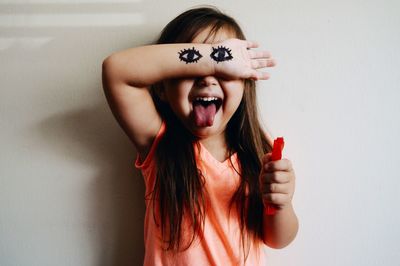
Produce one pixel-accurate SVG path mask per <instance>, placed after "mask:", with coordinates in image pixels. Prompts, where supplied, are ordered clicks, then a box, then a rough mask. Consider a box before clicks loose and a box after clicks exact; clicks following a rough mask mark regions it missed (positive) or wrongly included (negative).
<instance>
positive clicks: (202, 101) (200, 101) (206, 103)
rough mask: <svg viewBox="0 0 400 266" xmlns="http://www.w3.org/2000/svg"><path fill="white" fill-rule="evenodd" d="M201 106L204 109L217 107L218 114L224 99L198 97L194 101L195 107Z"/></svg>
mask: <svg viewBox="0 0 400 266" xmlns="http://www.w3.org/2000/svg"><path fill="white" fill-rule="evenodd" d="M199 104H200V105H202V106H204V107H207V106H209V105H210V104H214V105H215V107H216V111H217V112H218V109H219V108H220V107H221V105H222V99H220V98H218V97H197V98H196V99H195V100H194V102H193V105H199Z"/></svg>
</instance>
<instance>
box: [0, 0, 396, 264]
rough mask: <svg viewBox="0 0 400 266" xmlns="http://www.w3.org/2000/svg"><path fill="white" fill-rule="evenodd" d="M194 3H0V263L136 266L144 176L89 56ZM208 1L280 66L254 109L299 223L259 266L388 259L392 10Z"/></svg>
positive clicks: (151, 32) (392, 231) (131, 40)
mask: <svg viewBox="0 0 400 266" xmlns="http://www.w3.org/2000/svg"><path fill="white" fill-rule="evenodd" d="M200 3H205V2H203V1H183V0H181V1H150V0H149V1H146V0H144V1H140V0H137V1H134V0H131V1H128V0H124V1H112V0H97V1H96V0H82V1H67V0H57V1H50V0H48V1H46V0H34V1H23V0H19V1H7V0H0V58H1V59H0V86H1V92H0V96H1V97H0V126H1V130H0V141H1V143H0V145H1V153H0V265H5V266H10V265H23V266H25V265H27V266H28V265H29V266H33V265H40V266H44V265H60V266H63V265H74V266H80V265H84V266H86V265H140V264H141V262H142V258H143V243H142V242H143V213H144V203H143V189H144V188H143V182H142V179H141V176H140V175H139V174H138V172H137V171H136V170H135V169H134V167H133V161H134V158H135V151H134V148H133V146H132V144H131V143H130V142H129V140H128V138H127V137H126V136H125V135H124V133H123V132H122V130H121V129H120V128H119V126H118V125H117V123H116V121H115V120H114V118H113V117H112V114H111V112H110V110H109V108H108V106H107V104H106V101H105V98H104V95H103V92H102V88H101V63H102V60H103V59H104V58H105V57H106V56H107V55H109V54H110V53H111V52H113V51H116V50H121V49H125V48H128V47H132V46H136V45H141V44H145V43H147V42H149V41H151V40H153V39H154V38H155V36H156V35H157V34H158V32H159V31H160V30H161V28H162V27H163V26H164V25H165V24H166V23H167V22H168V21H169V20H170V19H172V18H173V17H174V16H175V15H177V14H178V13H180V12H181V11H183V10H186V9H187V8H188V7H191V6H193V5H195V4H200ZM206 3H214V4H216V5H217V6H219V7H220V8H221V9H223V10H225V11H227V12H228V13H229V14H231V15H233V16H234V17H236V18H237V19H238V20H239V21H240V22H241V24H242V25H243V28H244V29H245V31H246V32H247V35H248V37H249V39H252V40H257V41H259V42H260V43H261V44H262V46H263V47H265V48H266V49H268V50H270V51H271V52H272V53H273V54H274V56H275V58H276V59H277V61H278V66H277V67H276V68H274V69H273V70H271V71H270V73H271V74H272V78H271V79H270V80H269V81H265V82H260V83H259V85H260V89H259V92H260V94H259V96H260V97H259V102H260V109H261V110H262V116H263V120H264V121H265V124H266V126H267V128H268V129H269V130H270V132H271V133H272V135H273V136H274V137H277V136H284V137H285V141H286V147H285V152H284V156H285V157H287V158H289V159H290V160H291V161H292V162H293V164H294V166H295V171H296V176H297V180H296V182H297V186H296V193H295V197H294V202H293V203H294V206H295V208H296V212H297V215H298V217H299V221H300V230H299V233H298V235H297V238H296V239H295V241H294V242H293V243H292V244H291V245H289V246H288V247H286V248H285V249H281V250H273V249H269V248H267V256H268V258H269V262H270V263H269V265H274V266H292V265H293V266H299V265H300V266H313V265H315V266H321V265H324V266H337V265H340V266H355V265H357V266H358V265H363V266H372V265H380V266H381V265H385V266H392V265H398V264H399V263H400V248H399V247H400V245H399V244H398V243H397V240H398V239H400V229H399V226H400V214H399V208H398V202H399V192H400V191H399V188H400V174H399V172H398V166H399V165H400V159H399V156H398V153H397V151H398V149H399V148H400V140H399V139H398V137H399V136H400V125H399V124H400V123H399V120H400V119H399V116H400V107H399V104H398V101H399V100H400V92H399V89H400V88H399V87H400V86H399V84H400V75H399V69H400V52H399V47H400V16H399V14H400V3H399V2H398V1H395V0H393V1H378V0H369V1H368V0H367V1H361V0H349V1H328V0H323V1H317V0H308V1H295V0H290V1H289V0H288V1H284V0H283V1H282V0H281V1H272V0H269V1H255V0H248V1H241V2H238V3H235V4H233V1H208V2H206Z"/></svg>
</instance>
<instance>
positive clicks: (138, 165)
mask: <svg viewBox="0 0 400 266" xmlns="http://www.w3.org/2000/svg"><path fill="white" fill-rule="evenodd" d="M164 133H165V122H164V121H162V123H161V127H160V129H159V130H158V133H157V135H156V137H155V138H154V141H153V144H152V145H151V147H150V151H149V153H148V154H147V156H146V158H145V159H144V160H143V161H142V158H140V155H139V153H138V154H137V157H136V160H135V167H136V168H138V169H140V170H142V171H145V170H146V169H147V168H148V167H149V166H150V164H151V162H152V161H153V160H154V153H155V151H156V149H157V146H158V143H159V142H160V140H161V138H162V136H163V135H164Z"/></svg>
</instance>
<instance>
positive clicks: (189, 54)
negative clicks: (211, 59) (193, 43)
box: [178, 47, 203, 64]
mask: <svg viewBox="0 0 400 266" xmlns="http://www.w3.org/2000/svg"><path fill="white" fill-rule="evenodd" d="M178 54H179V59H180V60H181V61H184V62H185V63H186V64H189V63H197V61H199V60H200V58H202V57H203V56H202V55H201V54H200V52H199V51H198V50H196V49H195V48H194V47H193V48H191V49H183V50H181V51H180V52H179V53H178Z"/></svg>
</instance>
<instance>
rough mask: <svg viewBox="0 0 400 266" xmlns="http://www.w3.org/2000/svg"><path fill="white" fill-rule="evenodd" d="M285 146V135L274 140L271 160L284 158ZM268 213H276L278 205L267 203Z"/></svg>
mask: <svg viewBox="0 0 400 266" xmlns="http://www.w3.org/2000/svg"><path fill="white" fill-rule="evenodd" d="M283 146H285V142H284V140H283V137H280V138H277V139H275V140H274V145H273V147H272V155H271V161H277V160H280V159H282V150H283ZM266 213H267V215H274V214H275V213H276V207H275V206H274V205H273V204H267V206H266Z"/></svg>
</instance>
